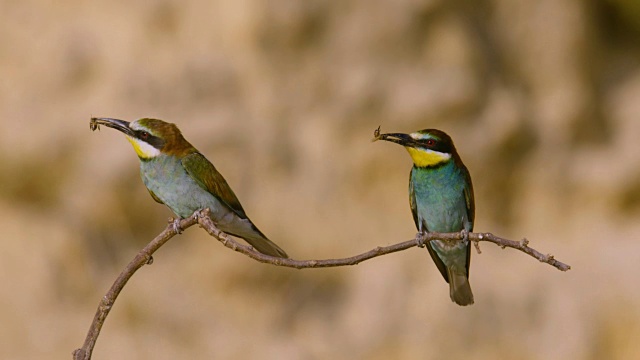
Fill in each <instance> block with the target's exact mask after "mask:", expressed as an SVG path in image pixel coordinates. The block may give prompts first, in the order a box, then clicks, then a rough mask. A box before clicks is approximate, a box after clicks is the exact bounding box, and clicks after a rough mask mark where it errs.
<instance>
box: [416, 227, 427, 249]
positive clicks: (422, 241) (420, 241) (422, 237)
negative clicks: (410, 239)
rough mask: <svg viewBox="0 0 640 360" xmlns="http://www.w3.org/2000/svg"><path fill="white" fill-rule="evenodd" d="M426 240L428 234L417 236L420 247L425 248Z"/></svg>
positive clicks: (418, 234) (420, 233) (422, 233)
mask: <svg viewBox="0 0 640 360" xmlns="http://www.w3.org/2000/svg"><path fill="white" fill-rule="evenodd" d="M425 240H427V234H426V233H424V232H422V231H421V232H419V233H417V234H416V241H417V242H418V247H421V248H423V247H424V245H425V243H424V242H425Z"/></svg>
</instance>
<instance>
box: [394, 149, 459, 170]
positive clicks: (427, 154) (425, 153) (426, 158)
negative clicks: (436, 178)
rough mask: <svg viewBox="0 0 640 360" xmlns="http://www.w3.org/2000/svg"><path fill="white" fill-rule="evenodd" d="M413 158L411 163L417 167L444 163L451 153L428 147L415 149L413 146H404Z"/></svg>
mask: <svg viewBox="0 0 640 360" xmlns="http://www.w3.org/2000/svg"><path fill="white" fill-rule="evenodd" d="M405 149H407V151H408V152H409V155H411V159H413V163H414V164H416V166H417V167H429V166H434V165H438V164H440V163H444V162H447V161H449V159H451V154H446V153H441V152H439V151H433V150H428V149H416V148H414V147H409V146H407V147H405Z"/></svg>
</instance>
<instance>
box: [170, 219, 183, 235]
mask: <svg viewBox="0 0 640 360" xmlns="http://www.w3.org/2000/svg"><path fill="white" fill-rule="evenodd" d="M169 223H170V224H171V228H172V229H173V231H175V232H176V234H178V235H179V234H182V227H180V218H177V219H173V218H169Z"/></svg>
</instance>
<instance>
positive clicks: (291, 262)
mask: <svg viewBox="0 0 640 360" xmlns="http://www.w3.org/2000/svg"><path fill="white" fill-rule="evenodd" d="M198 223H199V224H200V226H201V227H203V228H204V229H205V230H206V231H207V232H208V233H209V235H211V236H213V237H215V238H216V239H218V240H219V241H220V242H221V243H222V244H223V245H224V246H226V247H228V248H230V249H231V250H234V251H237V252H239V253H241V254H244V255H247V256H248V257H250V258H252V259H254V260H257V261H260V262H262V263H267V264H272V265H277V266H285V267H292V268H296V269H308V268H324V267H336V266H347V265H357V264H359V263H361V262H363V261H365V260H369V259H372V258H374V257H378V256H382V255H386V254H391V253H394V252H397V251H402V250H406V249H409V248H412V247H414V246H420V245H419V242H418V240H416V239H414V240H409V241H405V242H401V243H398V244H394V245H390V246H378V247H377V248H375V249H373V250H370V251H367V252H365V253H362V254H359V255H356V256H352V257H348V258H343V259H326V260H295V259H283V258H279V257H274V256H269V255H265V254H263V253H261V252H258V251H257V250H255V249H254V248H253V247H251V246H248V245H243V244H240V243H238V242H237V241H235V240H234V239H233V238H232V237H231V236H229V235H227V234H225V233H224V232H222V231H221V230H220V229H218V228H217V227H216V226H215V224H214V223H213V221H211V219H209V217H207V216H201V217H200V218H199V219H198ZM468 236H469V240H470V241H473V242H474V243H475V244H477V243H478V242H480V241H488V242H492V243H494V244H496V245H499V246H500V247H502V248H505V247H510V248H514V249H517V250H520V251H522V252H524V253H526V254H528V255H530V256H533V257H534V258H536V259H538V260H539V261H541V262H544V263H547V264H549V265H551V266H554V267H556V268H557V269H558V270H562V271H567V270H569V269H570V268H571V267H570V266H569V265H567V264H564V263H562V262H560V261H558V260H556V259H554V258H553V256H552V255H543V254H542V253H540V252H538V251H537V250H535V249H532V248H530V247H529V246H528V245H527V244H528V241H522V242H518V241H513V240H508V239H503V238H501V237H498V236H495V235H493V234H491V233H468ZM431 240H443V241H460V240H462V234H461V233H437V232H432V233H427V234H425V235H424V242H428V241H431Z"/></svg>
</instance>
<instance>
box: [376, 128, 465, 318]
mask: <svg viewBox="0 0 640 360" xmlns="http://www.w3.org/2000/svg"><path fill="white" fill-rule="evenodd" d="M378 139H379V140H386V141H390V142H394V143H396V144H400V145H402V146H404V147H405V149H407V151H408V152H409V155H411V158H412V159H413V168H412V169H411V177H410V179H409V203H410V205H411V211H412V213H413V220H414V222H415V224H416V228H417V229H418V231H419V236H420V234H424V233H427V232H458V231H462V232H464V234H463V236H464V237H465V239H464V241H458V242H454V243H447V242H445V241H441V240H432V241H430V242H429V243H427V244H426V247H427V250H429V254H430V255H431V258H433V261H434V262H435V263H436V266H437V267H438V270H440V273H442V276H443V277H444V279H445V280H446V281H447V282H448V283H449V293H450V296H451V300H452V301H453V302H455V303H456V304H458V305H471V304H473V293H472V292H471V286H470V285H469V261H470V259H471V246H470V244H469V241H468V239H467V236H466V234H467V233H469V232H471V231H473V219H474V215H475V203H474V199H473V185H472V184H471V176H470V175H469V171H468V170H467V167H466V166H464V164H463V163H462V160H461V159H460V156H459V155H458V153H457V152H456V148H455V146H454V145H453V141H452V140H451V137H449V135H447V134H446V133H444V132H443V131H440V130H436V129H426V130H420V131H417V132H414V133H412V134H398V133H394V134H379V130H377V131H376V139H374V140H378Z"/></svg>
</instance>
